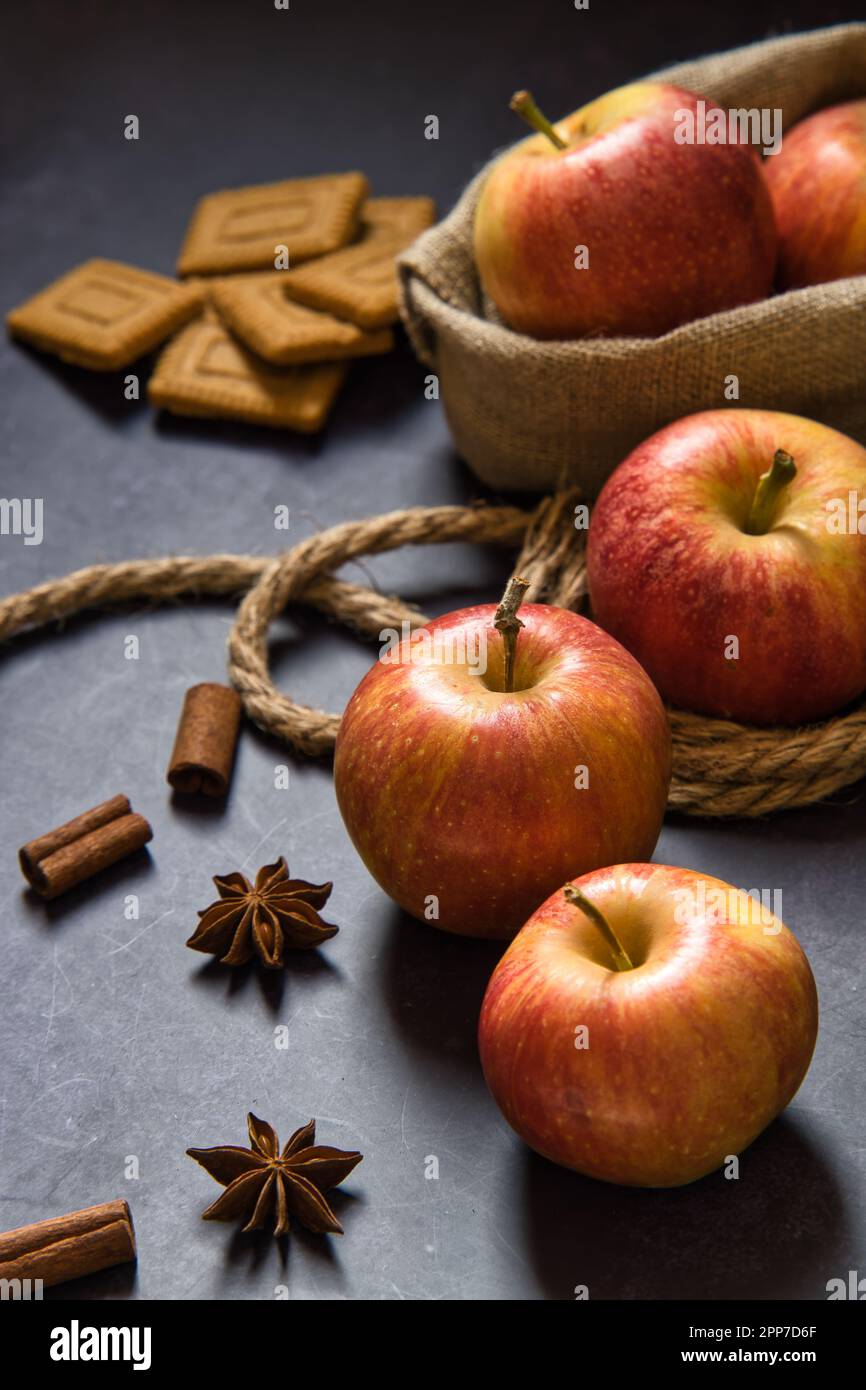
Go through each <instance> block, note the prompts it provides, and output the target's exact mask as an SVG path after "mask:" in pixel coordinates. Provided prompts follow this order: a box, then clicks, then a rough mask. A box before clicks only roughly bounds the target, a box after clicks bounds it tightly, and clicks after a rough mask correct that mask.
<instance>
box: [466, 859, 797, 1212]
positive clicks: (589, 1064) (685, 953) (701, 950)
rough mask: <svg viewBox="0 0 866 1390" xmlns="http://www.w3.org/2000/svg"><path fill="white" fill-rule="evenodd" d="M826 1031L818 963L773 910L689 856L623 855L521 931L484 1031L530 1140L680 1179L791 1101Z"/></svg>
mask: <svg viewBox="0 0 866 1390" xmlns="http://www.w3.org/2000/svg"><path fill="white" fill-rule="evenodd" d="M566 893H568V894H569V897H570V899H571V901H569V900H568V898H567V897H566ZM817 1029H818V1000H817V994H816V990H815V982H814V979H813V977H812V971H811V970H810V968H809V962H808V960H807V959H806V956H805V955H804V953H803V951H802V950H801V948H800V946H799V945H798V943H797V940H796V938H795V937H794V936H793V935H792V933H791V932H790V931H788V929H787V927H785V926H784V925H783V923H782V922H780V921H779V920H778V918H776V917H774V916H773V915H772V913H770V912H769V910H768V909H765V908H763V907H762V906H761V904H760V903H758V902H756V901H755V900H754V899H753V898H751V897H749V896H747V895H746V894H745V893H742V892H738V891H737V890H736V889H734V888H732V887H731V886H730V885H729V884H726V883H722V882H721V881H720V880H718V879H712V878H706V877H703V876H702V875H701V874H698V873H694V872H693V871H691V870H689V869H677V868H669V867H667V866H664V865H657V864H620V865H618V866H617V867H615V868H606V869H598V870H597V871H596V872H594V873H591V874H586V875H585V876H584V877H582V878H581V879H579V880H578V881H577V883H576V884H575V885H574V887H573V889H572V890H571V891H570V892H569V890H568V889H566V890H565V892H564V891H563V890H562V889H560V890H558V891H557V892H555V893H554V894H552V896H551V897H550V898H548V900H547V901H546V902H545V903H543V904H542V905H541V907H539V908H538V910H537V912H535V914H534V915H533V916H532V917H531V918H530V920H529V921H528V922H527V924H526V926H525V927H524V928H523V930H522V931H521V932H519V933H518V934H517V936H516V937H515V939H514V940H513V941H512V943H511V945H510V946H509V947H508V949H507V951H506V952H505V955H504V956H503V957H502V960H501V961H500V962H499V964H498V966H497V967H496V969H495V971H494V972H493V975H492V977H491V980H490V983H489V985H488V987H487V993H486V995H485V997H484V1003H483V1006H482V1009H481V1018H480V1023H479V1030H478V1040H479V1047H480V1050H481V1062H482V1066H483V1068H484V1075H485V1078H486V1080H487V1084H488V1086H489V1087H490V1090H491V1092H492V1094H493V1097H494V1099H495V1101H496V1103H497V1104H498V1105H499V1107H500V1109H501V1110H502V1113H503V1114H504V1116H505V1118H506V1120H507V1121H508V1123H509V1124H510V1125H511V1127H512V1128H513V1129H514V1130H516V1131H517V1133H518V1134H519V1135H520V1137H521V1138H522V1139H523V1140H524V1141H525V1142H526V1143H527V1144H529V1145H530V1147H531V1148H533V1149H535V1150H537V1152H538V1153H540V1154H543V1155H544V1156H545V1158H550V1159H553V1161H554V1162H555V1163H561V1164H563V1165H564V1166H565V1167H567V1168H574V1169H576V1170H577V1171H578V1172H580V1173H585V1174H587V1175H588V1176H589V1177H593V1178H600V1179H602V1180H603V1181H605V1182H615V1183H625V1184H629V1185H633V1186H639V1187H675V1186H679V1185H680V1184H682V1183H688V1182H693V1181H694V1180H695V1179H696V1178H700V1177H703V1176H704V1175H705V1174H706V1173H711V1172H713V1170H714V1169H717V1168H719V1167H720V1165H721V1164H723V1163H724V1162H725V1160H726V1159H727V1158H728V1157H729V1156H731V1155H735V1154H739V1153H741V1152H742V1150H743V1149H745V1148H746V1147H747V1145H749V1144H751V1142H752V1140H753V1139H755V1138H756V1137H757V1135H759V1134H760V1133H761V1131H762V1130H763V1129H765V1128H766V1126H767V1125H768V1124H769V1123H770V1121H771V1120H772V1119H774V1117H775V1116H776V1115H778V1114H779V1112H780V1111H781V1110H783V1109H784V1108H785V1106H786V1105H787V1104H788V1102H789V1101H790V1100H791V1098H792V1096H793V1095H794V1094H795V1092H796V1091H797V1088H798V1087H799V1085H800V1083H801V1081H802V1080H803V1077H804V1076H805V1075H806V1071H807V1069H808V1066H809V1062H810V1059H811V1057H812V1052H813V1050H814V1046H815V1038H816V1035H817Z"/></svg>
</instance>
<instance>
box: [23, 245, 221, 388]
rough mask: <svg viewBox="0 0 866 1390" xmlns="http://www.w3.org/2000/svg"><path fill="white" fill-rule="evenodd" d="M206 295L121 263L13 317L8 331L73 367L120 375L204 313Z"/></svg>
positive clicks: (87, 271)
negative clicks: (202, 307) (130, 364)
mask: <svg viewBox="0 0 866 1390" xmlns="http://www.w3.org/2000/svg"><path fill="white" fill-rule="evenodd" d="M201 302H202V293H201V290H200V289H199V288H197V287H196V286H194V285H181V284H179V283H178V281H177V280H170V279H169V278H168V276H166V275H156V274H154V273H153V272H152V271H149V270H139V269H137V268H136V267H135V266H131V265H125V264H123V263H122V262H121V261H106V260H99V259H96V260H91V261H85V262H84V263H83V265H79V266H76V267H75V268H74V270H70V271H68V272H67V273H66V274H65V275H61V277H60V279H59V280H55V281H53V283H52V284H50V285H47V286H46V288H45V289H44V290H40V291H39V293H38V294H35V295H34V296H33V298H32V299H28V300H27V301H26V302H25V303H24V304H20V305H19V306H18V307H17V308H16V309H12V310H11V312H10V313H9V314H8V315H7V316H6V326H7V328H8V330H9V332H10V334H11V335H12V337H13V338H20V339H22V340H23V341H24V342H27V343H31V344H32V345H33V346H34V347H37V348H41V350H42V351H43V352H52V353H54V354H55V355H56V356H58V357H61V358H63V360H64V361H65V362H74V363H75V364H76V365H77V366H80V367H90V368H91V369H92V370H94V371H104V372H110V371H116V370H118V368H120V367H125V366H127V365H128V364H129V363H130V362H135V361H136V360H137V359H138V358H139V357H143V356H144V354H145V353H146V352H150V351H151V349H153V348H155V347H157V346H158V345H159V344H160V343H162V342H164V341H165V339H166V338H168V337H170V336H171V334H172V333H174V332H175V331H176V330H177V329H178V328H180V327H181V326H182V325H183V324H185V323H186V322H187V321H188V320H189V319H191V318H192V317H193V316H194V315H195V314H196V313H198V311H199V309H200V307H201Z"/></svg>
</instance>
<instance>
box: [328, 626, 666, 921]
mask: <svg viewBox="0 0 866 1390" xmlns="http://www.w3.org/2000/svg"><path fill="white" fill-rule="evenodd" d="M518 601H519V600H518ZM497 612H499V610H497V609H496V608H495V606H494V605H492V604H487V605H484V606H482V607H478V608H467V609H464V610H462V611H461V612H457V613H449V614H447V615H446V616H445V617H442V618H437V619H436V620H435V621H433V622H431V623H430V624H428V626H427V627H426V628H422V629H420V631H418V632H415V633H414V634H413V635H412V637H411V639H405V640H404V641H403V642H402V643H401V644H400V647H399V650H398V651H396V652H395V653H393V654H389V655H393V656H394V657H395V658H396V659H391V660H382V659H380V660H379V661H377V663H376V665H375V666H374V667H373V669H372V670H371V671H370V672H368V674H367V675H366V676H365V677H364V679H363V680H362V682H361V684H360V685H359V686H358V689H357V690H356V691H355V693H354V695H353V696H352V698H351V700H350V701H349V704H348V707H347V709H346V712H345V714H344V715H343V719H342V722H341V724H340V731H339V735H338V737H337V747H336V753H335V760H334V780H335V786H336V793H337V800H338V802H339V806H340V811H341V813H342V816H343V820H344V821H345V823H346V826H347V828H348V831H349V834H350V835H351V837H352V840H353V842H354V844H355V847H356V849H357V850H358V853H359V854H360V855H361V858H362V859H363V860H364V863H365V864H366V865H367V868H368V869H369V870H370V873H371V874H372V875H373V877H374V878H375V879H376V880H377V882H378V883H379V884H380V885H381V886H382V888H384V890H385V892H386V893H388V894H390V896H391V897H392V898H394V899H395V900H396V901H397V902H398V903H399V904H400V905H401V907H403V908H405V909H406V911H407V912H411V913H412V914H413V915H414V916H415V917H418V918H421V919H422V920H427V921H430V922H431V923H432V924H433V925H434V926H437V927H441V928H443V929H444V930H445V931H450V932H456V933H459V934H461V935H465V936H486V937H509V936H512V935H513V934H514V932H515V931H517V929H518V927H520V926H521V925H522V924H523V922H525V920H526V918H527V916H528V915H529V913H530V912H531V911H532V910H533V908H535V907H537V905H538V904H539V903H540V902H541V901H542V899H543V898H545V897H546V896H547V894H548V893H550V891H551V889H552V888H553V887H554V886H555V885H557V884H560V883H562V881H563V879H564V878H566V877H567V876H568V875H569V874H570V873H584V872H586V870H587V869H590V868H595V867H596V866H597V865H599V864H605V863H610V862H611V860H614V859H617V858H621V857H623V856H624V855H625V853H626V852H628V853H630V854H633V855H635V856H637V855H638V854H639V855H640V856H641V857H644V858H645V857H647V856H648V855H650V854H651V853H652V850H653V847H654V845H655V843H656V840H657V838H658V834H659V830H660V828H661V823H662V817H663V814H664V809H665V803H666V800H667V791H668V784H669V781H670V763H671V746H670V731H669V728H668V723H667V719H666V716H665V712H664V709H663V706H662V704H661V701H660V700H659V697H658V695H657V694H656V691H655V690H654V689H653V687H652V685H651V683H650V681H649V680H648V679H647V677H646V676H645V675H644V673H643V671H642V670H641V668H640V667H639V666H638V664H637V662H636V661H634V660H633V658H632V657H630V656H629V655H628V653H627V652H626V651H624V650H623V648H622V647H621V646H620V645H619V644H618V643H617V642H614V640H613V638H611V637H608V635H607V634H606V633H604V632H602V631H601V629H600V628H598V627H596V626H595V625H594V624H593V623H590V622H587V620H586V619H585V618H580V617H578V616H577V614H576V613H571V612H567V611H566V610H565V609H562V608H553V607H547V606H545V605H535V604H531V605H529V606H527V607H525V608H524V609H522V610H521V614H522V617H523V620H524V624H525V626H524V628H523V630H522V632H521V633H520V635H519V638H518V639H517V646H516V658H515V660H514V665H513V683H512V684H511V688H509V681H508V678H507V673H506V646H507V641H508V637H507V635H506V636H503V635H500V632H499V631H497V630H496V629H495V628H494V626H493V623H494V618H495V616H496V614H497ZM518 623H519V620H518ZM479 650H483V651H484V653H485V656H486V670H485V671H484V672H483V674H482V673H476V674H473V662H472V660H471V659H469V658H470V657H471V654H473V653H477V652H478V651H479ZM481 664H483V663H480V662H477V663H474V666H475V668H476V669H477V667H478V666H480V665H481Z"/></svg>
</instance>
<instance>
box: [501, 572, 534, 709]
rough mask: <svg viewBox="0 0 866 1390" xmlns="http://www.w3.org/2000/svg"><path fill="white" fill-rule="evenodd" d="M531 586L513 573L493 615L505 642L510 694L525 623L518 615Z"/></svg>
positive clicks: (507, 685)
mask: <svg viewBox="0 0 866 1390" xmlns="http://www.w3.org/2000/svg"><path fill="white" fill-rule="evenodd" d="M528 588H529V580H528V579H521V578H520V576H519V575H512V577H511V578H510V579H509V581H508V583H507V584H506V586H505V593H504V594H503V595H502V601H501V603H500V604H499V607H498V608H497V610H496V612H495V613H494V615H493V626H494V627H495V628H496V630H497V632H501V633H502V640H503V642H504V643H505V689H506V691H507V692H508V693H509V694H510V693H511V691H513V689H514V660H515V657H516V655H517V634H518V633H519V632H520V629H521V628H522V627H523V626H524V624H523V623H522V622H521V621H520V619H519V618H518V616H517V610H518V608H519V607H520V605H521V603H522V602H523V596H524V594H525V593H526V590H527V589H528Z"/></svg>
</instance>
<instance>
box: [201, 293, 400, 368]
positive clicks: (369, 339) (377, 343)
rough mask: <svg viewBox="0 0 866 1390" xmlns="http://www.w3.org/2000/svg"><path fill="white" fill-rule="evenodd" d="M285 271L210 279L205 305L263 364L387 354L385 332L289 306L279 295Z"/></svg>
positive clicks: (388, 344) (387, 335) (285, 297)
mask: <svg viewBox="0 0 866 1390" xmlns="http://www.w3.org/2000/svg"><path fill="white" fill-rule="evenodd" d="M286 273H287V272H286V271H280V270H271V271H264V272H263V273H262V274H253V275H230V276H228V277H226V278H225V279H223V278H219V279H216V280H214V281H213V283H212V285H211V286H210V288H209V290H208V298H209V301H210V303H211V304H212V305H213V306H214V307H215V309H216V310H217V313H218V314H219V316H220V318H221V319H222V321H223V323H225V324H227V325H228V327H229V328H230V329H231V330H232V332H234V333H236V334H237V336H238V337H239V338H240V339H241V341H242V342H243V343H245V345H246V346H247V347H249V348H252V350H253V352H257V353H258V355H259V356H260V357H263V358H265V359H266V361H268V362H277V363H280V364H281V365H286V364H288V363H293V362H334V361H337V360H339V359H342V358H345V357H372V356H376V355H378V354H380V353H383V352H390V350H391V348H393V346H394V335H393V333H392V332H391V331H390V329H387V328H383V329H379V330H378V331H377V332H373V333H365V331H364V330H363V329H362V328H358V327H357V326H356V325H355V324H354V323H346V322H344V320H342V319H338V318H334V316H333V315H332V314H322V313H319V312H317V311H316V310H315V309H307V308H305V307H304V305H302V304H295V303H294V302H293V301H292V300H291V299H289V297H288V295H287V294H286V291H285V285H284V283H283V281H284V279H285V276H286Z"/></svg>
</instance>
